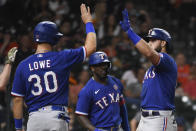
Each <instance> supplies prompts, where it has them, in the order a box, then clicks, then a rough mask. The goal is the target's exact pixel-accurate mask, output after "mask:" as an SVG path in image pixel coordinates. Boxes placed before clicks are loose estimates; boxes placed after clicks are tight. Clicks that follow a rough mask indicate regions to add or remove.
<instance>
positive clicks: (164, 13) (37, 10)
mask: <svg viewBox="0 0 196 131" xmlns="http://www.w3.org/2000/svg"><path fill="white" fill-rule="evenodd" d="M82 2H84V3H85V4H87V5H89V6H90V7H91V12H93V19H94V21H93V23H94V26H95V30H96V33H97V38H98V40H97V45H98V50H102V51H104V52H106V53H107V55H108V56H109V59H110V60H111V61H112V69H111V75H114V76H116V77H118V78H119V79H121V81H122V83H123V85H124V87H125V96H126V102H127V107H128V113H129V120H130V124H131V126H132V127H134V126H137V122H138V120H139V118H140V117H139V115H140V113H139V109H140V108H139V105H140V92H141V89H142V81H143V76H144V74H145V72H146V69H147V68H148V67H149V65H150V63H148V61H147V60H146V58H145V57H143V56H141V55H140V53H139V52H138V51H137V50H136V49H135V48H134V46H133V44H131V41H130V40H129V38H128V37H127V35H126V34H125V33H124V32H123V31H122V30H121V29H120V26H119V20H120V19H121V11H122V10H123V9H124V8H126V9H127V10H128V12H129V15H130V20H131V24H132V27H133V28H134V31H135V32H136V33H137V34H139V35H140V36H141V37H143V38H144V39H146V38H145V36H146V35H147V33H148V30H149V29H150V28H153V27H159V28H163V29H165V30H167V31H168V32H170V34H171V36H172V42H171V43H172V45H173V54H172V56H173V57H174V58H175V60H176V63H177V66H178V82H177V87H176V114H177V119H176V120H177V123H178V125H179V131H183V130H184V131H185V130H187V131H189V130H190V131H191V129H192V130H194V131H196V51H195V50H196V13H195V12H196V1H195V0H85V1H74V0H73V1H69V0H17V1H16V0H0V72H2V69H3V66H4V62H5V57H6V55H7V52H8V51H9V49H11V48H12V47H18V50H19V51H18V52H19V53H17V56H16V60H15V63H14V64H13V65H12V66H13V68H12V73H11V74H12V75H11V78H10V82H9V84H10V85H11V83H12V80H13V76H14V75H13V74H14V73H15V70H16V67H17V65H18V63H19V62H20V61H21V60H23V59H24V58H26V57H28V56H29V55H31V54H33V53H34V49H35V47H36V45H35V44H34V43H33V37H32V36H33V28H34V26H35V25H36V24H37V23H38V22H40V21H43V20H50V21H53V22H55V23H56V24H57V25H58V27H59V30H60V32H61V33H63V34H64V36H63V37H62V38H61V39H60V41H59V42H58V44H57V45H56V46H55V47H54V51H60V50H63V49H66V48H77V47H79V46H82V45H83V43H84V38H85V37H84V36H85V28H84V27H85V26H84V25H82V24H83V23H82V22H81V17H80V9H79V6H80V4H81V3H82ZM90 77H91V74H90V73H89V71H88V59H87V61H86V62H84V63H83V64H81V65H75V67H73V69H72V72H71V77H70V80H69V81H70V110H69V111H70V115H71V118H72V120H71V122H70V130H71V131H78V130H80V131H82V130H83V129H82V127H80V126H78V124H77V119H75V115H74V110H75V104H76V102H77V95H78V93H79V91H80V89H81V88H82V87H83V86H84V85H85V83H86V82H87V81H88V79H89V78H90ZM8 88H11V86H10V87H8ZM9 91H10V89H6V88H5V87H0V128H1V129H3V128H5V127H6V120H5V118H6V116H5V115H6V114H4V113H3V112H4V111H5V107H6V106H11V105H12V104H11V103H9V105H8V103H6V99H7V98H6V95H7V94H8V93H9ZM2 115H3V116H2ZM10 116H11V115H10ZM10 119H11V118H10ZM10 121H12V119H11V120H10ZM194 121H195V122H194ZM132 131H134V129H132Z"/></svg>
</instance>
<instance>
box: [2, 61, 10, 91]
mask: <svg viewBox="0 0 196 131" xmlns="http://www.w3.org/2000/svg"><path fill="white" fill-rule="evenodd" d="M11 68H12V65H11V64H5V66H4V68H3V72H2V73H1V75H0V90H4V89H5V87H6V86H7V84H8V81H9V78H10V73H11Z"/></svg>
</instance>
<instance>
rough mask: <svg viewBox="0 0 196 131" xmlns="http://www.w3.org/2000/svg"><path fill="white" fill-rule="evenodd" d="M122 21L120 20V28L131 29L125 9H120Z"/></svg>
mask: <svg viewBox="0 0 196 131" xmlns="http://www.w3.org/2000/svg"><path fill="white" fill-rule="evenodd" d="M122 16H123V21H120V25H121V28H122V29H123V30H124V31H125V32H127V31H128V30H129V29H131V24H130V20H129V15H128V11H127V9H124V10H123V11H122Z"/></svg>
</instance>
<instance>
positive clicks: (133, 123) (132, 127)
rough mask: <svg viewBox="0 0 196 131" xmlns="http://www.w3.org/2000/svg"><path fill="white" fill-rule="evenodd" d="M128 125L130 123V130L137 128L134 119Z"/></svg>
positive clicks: (133, 130) (134, 130)
mask: <svg viewBox="0 0 196 131" xmlns="http://www.w3.org/2000/svg"><path fill="white" fill-rule="evenodd" d="M130 125H131V131H136V129H137V121H136V120H135V119H132V120H131V122H130Z"/></svg>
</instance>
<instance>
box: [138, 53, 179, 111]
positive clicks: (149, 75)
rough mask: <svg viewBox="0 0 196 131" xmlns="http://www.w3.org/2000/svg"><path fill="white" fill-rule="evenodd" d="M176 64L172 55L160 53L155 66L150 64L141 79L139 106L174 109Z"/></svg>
mask: <svg viewBox="0 0 196 131" xmlns="http://www.w3.org/2000/svg"><path fill="white" fill-rule="evenodd" d="M176 81H177V65H176V63H175V61H174V59H173V58H172V57H170V56H169V55H168V54H166V53H160V61H159V64H158V65H157V66H155V65H153V66H151V67H150V68H149V69H148V70H147V72H146V74H145V76H144V81H143V89H142V93H141V99H142V103H141V108H143V109H147V110H174V109H175V106H174V97H175V87H176Z"/></svg>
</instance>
